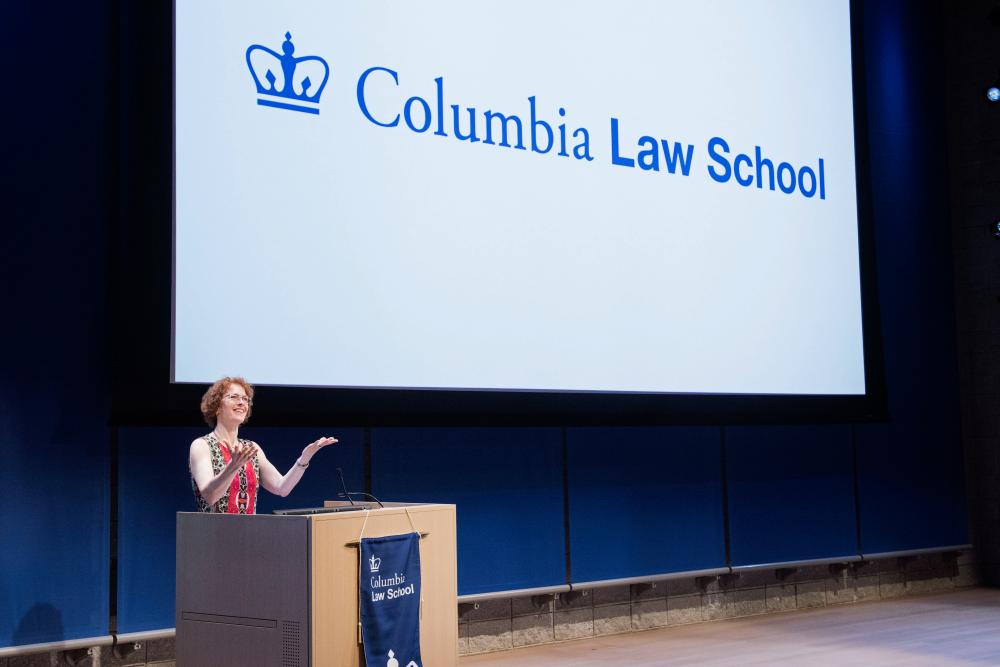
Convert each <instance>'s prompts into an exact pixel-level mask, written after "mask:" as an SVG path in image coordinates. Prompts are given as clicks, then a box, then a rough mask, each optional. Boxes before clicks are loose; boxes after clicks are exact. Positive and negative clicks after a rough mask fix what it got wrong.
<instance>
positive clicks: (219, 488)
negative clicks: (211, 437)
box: [188, 438, 255, 505]
mask: <svg viewBox="0 0 1000 667" xmlns="http://www.w3.org/2000/svg"><path fill="white" fill-rule="evenodd" d="M254 453H255V449H254V448H253V447H251V446H243V443H239V444H237V446H236V449H235V450H233V458H232V459H230V461H229V463H227V464H226V465H225V467H223V468H222V471H221V472H220V473H219V474H218V475H216V474H215V471H214V470H213V468H212V453H211V452H210V451H209V448H208V443H207V442H205V439H204V438H198V439H197V440H195V441H194V442H192V443H191V453H190V455H189V456H188V466H189V467H190V468H191V476H192V477H193V478H194V483H195V484H197V485H198V491H200V492H201V497H202V498H204V499H205V502H207V503H208V504H209V505H214V504H215V503H217V502H219V499H220V498H222V496H224V495H225V493H226V489H227V488H228V487H229V485H230V484H232V482H233V476H234V475H235V474H236V473H237V472H239V469H240V468H241V467H243V466H244V465H245V464H246V462H247V461H249V460H250V459H252V458H253V456H254Z"/></svg>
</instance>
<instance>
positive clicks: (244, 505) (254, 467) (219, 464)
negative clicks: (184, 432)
mask: <svg viewBox="0 0 1000 667" xmlns="http://www.w3.org/2000/svg"><path fill="white" fill-rule="evenodd" d="M202 437H203V438H204V439H205V442H207V443H208V449H209V451H210V452H211V456H212V472H213V473H214V474H216V475H218V474H219V473H220V472H222V469H223V468H224V467H225V466H226V464H227V463H229V462H230V461H231V460H232V458H233V457H232V455H231V454H230V453H229V448H228V447H225V446H223V444H222V443H221V442H219V439H218V438H216V437H215V433H209V434H208V435H206V436H202ZM240 442H242V443H244V444H252V443H251V441H250V440H244V439H243V438H240ZM259 479H260V463H259V462H258V461H257V457H256V456H254V457H253V459H251V460H250V461H249V462H247V464H246V465H244V466H243V467H242V468H241V469H240V470H239V472H237V473H236V475H235V476H234V477H233V481H232V483H231V484H230V485H229V488H228V489H226V492H225V493H224V494H223V496H222V497H221V498H219V501H218V502H217V503H215V504H214V505H209V504H208V501H207V500H205V499H204V498H203V497H202V495H201V491H199V490H198V485H197V484H196V483H195V481H194V476H193V475H192V476H191V490H192V491H194V499H195V502H196V503H197V504H198V511H199V512H221V513H226V514H255V513H256V512H257V486H258V485H257V480H259Z"/></svg>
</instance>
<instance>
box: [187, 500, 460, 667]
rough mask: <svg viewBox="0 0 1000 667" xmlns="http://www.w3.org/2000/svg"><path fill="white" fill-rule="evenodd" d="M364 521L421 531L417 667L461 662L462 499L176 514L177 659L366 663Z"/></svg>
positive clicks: (204, 666) (285, 664) (219, 665)
mask: <svg viewBox="0 0 1000 667" xmlns="http://www.w3.org/2000/svg"><path fill="white" fill-rule="evenodd" d="M341 504H342V503H336V502H327V503H326V505H327V506H328V507H334V506H339V505H341ZM407 512H409V517H410V518H409V519H408V518H407ZM366 515H367V523H366V521H365V517H366ZM410 519H412V521H413V527H411V525H410ZM363 524H364V537H381V536H384V535H397V534H401V533H409V532H413V530H414V528H415V529H416V531H417V532H419V533H420V534H421V540H420V565H421V568H420V569H421V616H420V650H421V655H422V657H423V666H422V667H456V666H457V665H458V604H457V603H458V599H457V591H458V579H457V571H456V561H455V506H454V505H410V504H404V503H392V504H386V507H385V508H384V509H379V508H378V507H377V506H375V508H374V509H366V510H360V511H358V510H355V511H349V512H335V513H322V514H308V515H274V516H272V515H256V516H240V515H232V514H204V513H200V512H180V513H178V514H177V610H176V616H177V618H176V623H177V625H176V628H177V645H176V652H177V665H178V667H229V666H232V667H253V666H255V665H259V666H261V667H307V666H312V667H355V666H357V665H364V664H365V659H364V649H363V647H362V645H361V643H360V641H359V640H360V625H359V622H358V565H359V562H358V560H359V556H358V553H359V550H358V538H359V537H360V536H361V527H362V525H363ZM369 667H383V665H371V666H369Z"/></svg>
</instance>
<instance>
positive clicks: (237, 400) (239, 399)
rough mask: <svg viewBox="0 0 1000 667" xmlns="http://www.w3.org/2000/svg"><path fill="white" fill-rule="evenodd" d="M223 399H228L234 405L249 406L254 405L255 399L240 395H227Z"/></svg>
mask: <svg viewBox="0 0 1000 667" xmlns="http://www.w3.org/2000/svg"><path fill="white" fill-rule="evenodd" d="M223 398H228V399H229V400H230V401H232V402H234V403H246V404H247V405H253V399H252V398H250V397H249V396H242V395H240V394H226V395H225V396H223Z"/></svg>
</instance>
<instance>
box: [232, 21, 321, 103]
mask: <svg viewBox="0 0 1000 667" xmlns="http://www.w3.org/2000/svg"><path fill="white" fill-rule="evenodd" d="M294 54H295V45H294V44H293V43H292V33H290V32H286V33H285V41H284V43H283V44H282V45H281V53H278V52H277V51H274V50H272V49H269V48H267V47H266V46H262V45H260V44H253V45H251V46H250V48H248V49H247V67H248V68H249V69H250V75H251V76H253V81H254V83H255V84H256V85H257V104H259V105H261V106H266V107H275V108H277V109H287V110H289V111H301V112H303V113H313V114H319V97H320V95H322V94H323V88H324V87H325V86H326V82H327V79H329V78H330V66H329V65H327V64H326V61H325V60H323V59H322V58H320V57H319V56H303V57H301V58H296V57H295V55H294ZM316 81H319V84H317V83H316Z"/></svg>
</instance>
